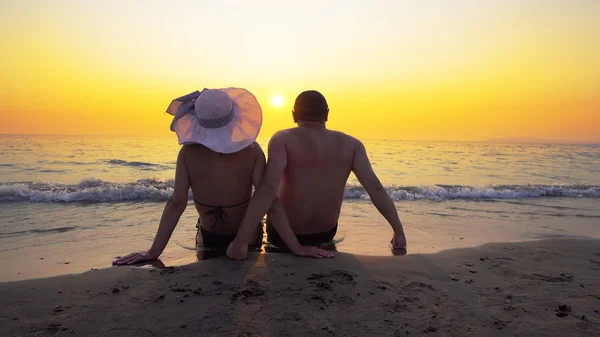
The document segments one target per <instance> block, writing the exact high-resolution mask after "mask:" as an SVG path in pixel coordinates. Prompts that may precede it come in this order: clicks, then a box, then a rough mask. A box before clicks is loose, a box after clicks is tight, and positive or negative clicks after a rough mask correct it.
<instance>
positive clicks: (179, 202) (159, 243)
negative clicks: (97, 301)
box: [113, 145, 190, 266]
mask: <svg viewBox="0 0 600 337" xmlns="http://www.w3.org/2000/svg"><path fill="white" fill-rule="evenodd" d="M184 149H185V145H184V146H183V147H182V148H181V150H180V151H179V155H178V156H177V165H176V168H175V187H174V189H173V194H172V195H171V197H170V198H169V201H167V204H166V205H165V209H164V210H163V213H162V217H161V218H160V224H159V225H158V231H157V232H156V236H155V238H154V242H153V243H152V247H150V249H149V250H148V251H145V252H137V253H132V254H129V255H127V256H124V257H121V258H119V259H116V260H114V261H113V265H118V266H120V265H128V264H135V263H139V262H142V261H148V260H156V259H157V258H158V257H159V256H160V254H162V252H163V250H164V249H165V247H166V246H167V243H168V242H169V239H170V238H171V234H173V230H174V229H175V226H177V222H179V218H180V217H181V214H183V211H184V210H185V207H186V206H187V203H188V192H189V189H190V179H189V175H188V171H187V168H186V166H185V160H184V155H185V154H184Z"/></svg>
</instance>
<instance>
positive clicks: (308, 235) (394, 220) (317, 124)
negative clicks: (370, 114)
mask: <svg viewBox="0 0 600 337" xmlns="http://www.w3.org/2000/svg"><path fill="white" fill-rule="evenodd" d="M328 114H329V107H328V105H327V101H326V100H325V97H323V95H321V93H319V92H317V91H312V90H311V91H305V92H302V93H301V94H300V95H298V97H297V98H296V102H295V104H294V111H293V117H294V122H296V123H297V124H298V127H296V128H292V129H287V130H282V131H279V132H277V133H275V134H274V135H273V137H272V138H271V140H270V142H269V152H268V154H269V159H268V162H267V169H266V172H265V175H264V177H263V179H262V181H261V183H260V185H259V187H258V189H257V190H256V192H255V194H254V195H253V197H252V199H251V201H250V204H249V206H248V209H247V211H246V214H245V216H244V220H243V222H242V225H241V226H240V229H239V231H238V233H237V236H236V238H235V239H234V240H233V241H232V242H231V244H230V245H229V247H228V250H227V255H228V256H229V257H230V258H232V259H245V258H246V257H247V254H248V249H247V248H248V243H249V242H250V239H251V237H252V234H253V233H254V230H255V229H256V224H257V223H258V222H259V221H260V219H261V218H262V217H263V215H264V214H265V213H266V212H267V211H268V210H269V208H270V207H271V205H272V203H273V201H274V200H275V199H276V197H277V196H279V199H280V200H281V203H282V204H283V206H284V208H285V211H286V212H285V213H286V215H287V219H289V226H291V228H292V230H293V232H294V234H296V237H297V238H298V241H299V242H300V244H301V245H319V244H322V243H325V242H328V241H331V240H332V239H333V237H334V236H335V234H336V232H337V227H338V218H339V216H340V211H341V208H342V202H343V200H344V189H345V186H346V182H347V180H348V177H349V175H350V172H354V174H355V175H356V177H357V178H358V181H359V182H360V183H361V184H362V185H363V187H364V188H365V190H366V191H367V193H368V194H369V196H370V197H371V200H372V202H373V204H374V205H375V207H377V210H378V211H379V212H380V213H381V214H382V215H383V216H384V217H385V219H386V220H387V221H388V222H389V224H390V225H391V226H392V228H393V230H394V236H393V238H392V241H391V242H392V246H393V248H395V249H400V248H405V247H406V237H405V235H404V230H403V228H402V223H401V222H400V218H399V217H398V213H397V211H396V207H395V205H394V202H393V201H392V199H391V198H390V196H389V195H388V194H387V192H386V191H385V189H384V188H383V186H382V184H381V182H380V181H379V179H378V178H377V176H376V175H375V172H373V169H372V167H371V163H370V162H369V158H368V157H367V152H366V150H365V147H364V145H363V144H362V143H361V142H360V141H359V140H358V139H356V138H354V137H351V136H348V135H346V134H344V133H342V132H338V131H332V130H328V129H327V128H326V127H325V123H326V122H327V117H328ZM280 182H281V185H280ZM269 215H270V214H269ZM269 215H268V216H267V218H268V217H269ZM281 218H282V217H281V216H279V217H278V220H279V219H281ZM284 220H285V219H284ZM267 235H268V240H269V242H270V243H272V244H274V245H276V246H278V247H282V248H285V243H284V242H283V241H282V240H281V237H280V236H279V234H278V233H277V231H275V228H274V227H273V225H272V224H271V223H269V222H268V223H267Z"/></svg>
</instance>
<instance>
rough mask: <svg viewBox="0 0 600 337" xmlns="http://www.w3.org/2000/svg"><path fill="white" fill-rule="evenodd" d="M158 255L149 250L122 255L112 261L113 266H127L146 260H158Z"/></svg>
mask: <svg viewBox="0 0 600 337" xmlns="http://www.w3.org/2000/svg"><path fill="white" fill-rule="evenodd" d="M157 258H158V256H154V255H153V254H151V253H150V252H149V251H145V252H137V253H131V254H129V255H127V256H123V257H120V258H118V259H116V260H114V261H113V262H112V264H113V266H125V265H131V264H136V263H140V262H144V261H151V260H156V259H157Z"/></svg>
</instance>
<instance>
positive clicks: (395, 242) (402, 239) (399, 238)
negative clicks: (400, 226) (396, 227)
mask: <svg viewBox="0 0 600 337" xmlns="http://www.w3.org/2000/svg"><path fill="white" fill-rule="evenodd" d="M391 243H392V248H394V249H405V248H406V236H405V235H404V234H401V235H394V237H393V238H392V241H391Z"/></svg>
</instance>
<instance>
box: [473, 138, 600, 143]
mask: <svg viewBox="0 0 600 337" xmlns="http://www.w3.org/2000/svg"><path fill="white" fill-rule="evenodd" d="M484 142H486V143H523V144H600V142H599V141H596V142H594V141H591V142H585V141H577V140H570V139H540V138H529V137H503V138H490V139H488V140H485V141H484Z"/></svg>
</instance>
